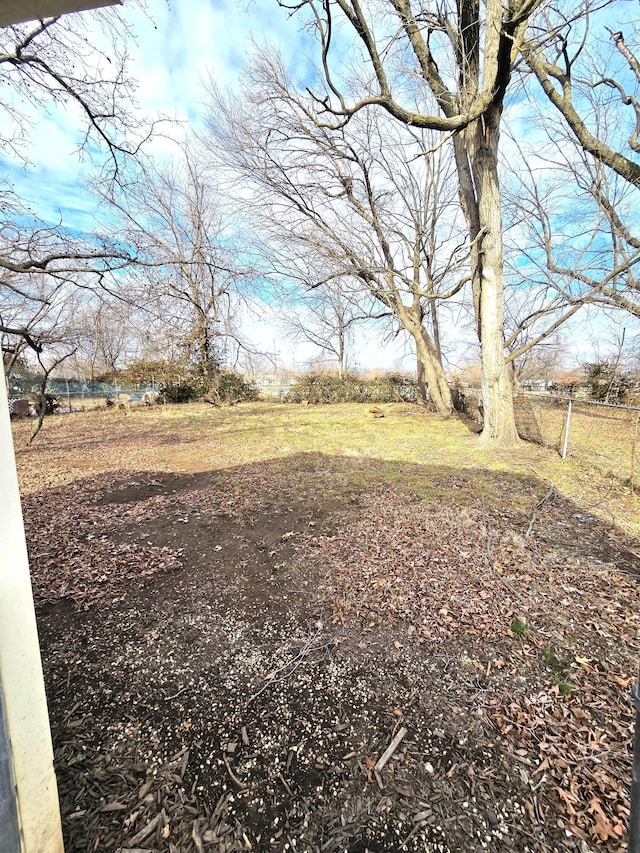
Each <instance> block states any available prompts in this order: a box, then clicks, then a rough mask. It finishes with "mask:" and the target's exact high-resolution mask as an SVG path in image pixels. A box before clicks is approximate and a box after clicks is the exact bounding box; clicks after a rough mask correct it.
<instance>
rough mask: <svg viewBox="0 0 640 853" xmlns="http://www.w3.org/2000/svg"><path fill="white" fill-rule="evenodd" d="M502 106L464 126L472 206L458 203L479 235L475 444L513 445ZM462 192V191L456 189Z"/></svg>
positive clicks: (515, 435) (516, 437) (515, 438)
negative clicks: (479, 418)
mask: <svg viewBox="0 0 640 853" xmlns="http://www.w3.org/2000/svg"><path fill="white" fill-rule="evenodd" d="M500 114H501V108H500V107H498V106H496V107H493V108H492V109H491V110H488V111H487V113H486V114H485V116H484V117H483V118H482V119H478V120H476V121H475V122H473V123H472V124H471V125H469V127H468V128H467V129H466V130H465V133H464V136H465V145H466V150H467V154H468V158H469V164H470V168H471V171H472V174H473V183H474V187H475V193H474V202H475V203H473V204H469V205H463V209H464V210H465V214H466V211H467V208H469V210H470V213H471V215H469V216H468V225H469V236H470V238H471V239H472V240H473V239H476V238H477V237H479V239H478V247H479V248H478V254H477V259H476V264H477V267H476V274H475V276H474V306H475V310H476V325H477V329H478V336H479V339H480V350H481V367H482V378H481V390H482V404H483V407H484V424H485V426H484V429H483V431H482V435H481V437H480V443H481V444H484V445H491V446H492V447H496V446H500V447H515V446H517V445H518V444H519V443H520V437H519V435H518V430H517V429H516V422H515V414H514V408H513V390H512V387H511V381H510V377H509V370H508V365H507V363H506V361H505V356H504V274H503V258H504V250H503V239H502V210H501V198H500V183H499V179H498V140H499V123H500ZM461 194H462V190H461Z"/></svg>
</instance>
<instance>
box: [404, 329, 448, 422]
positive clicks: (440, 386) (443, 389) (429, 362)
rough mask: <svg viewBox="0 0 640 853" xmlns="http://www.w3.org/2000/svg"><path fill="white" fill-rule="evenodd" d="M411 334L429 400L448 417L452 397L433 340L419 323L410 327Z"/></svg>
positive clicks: (440, 413) (439, 412)
mask: <svg viewBox="0 0 640 853" xmlns="http://www.w3.org/2000/svg"><path fill="white" fill-rule="evenodd" d="M411 334H412V335H413V339H414V340H415V342H416V354H417V358H418V365H419V368H418V375H420V368H422V372H423V376H424V380H426V384H427V387H428V389H429V396H430V398H431V402H432V403H433V405H434V406H435V407H436V411H437V412H438V414H439V415H442V416H443V417H449V416H450V415H451V414H452V412H453V399H452V397H451V389H450V388H449V384H448V382H447V377H446V374H445V372H444V368H443V366H442V362H441V361H440V359H439V358H438V355H437V353H436V350H435V347H434V345H433V341H431V339H430V338H429V336H428V334H427V332H426V330H425V329H424V327H423V326H421V325H416V326H415V327H412V328H411Z"/></svg>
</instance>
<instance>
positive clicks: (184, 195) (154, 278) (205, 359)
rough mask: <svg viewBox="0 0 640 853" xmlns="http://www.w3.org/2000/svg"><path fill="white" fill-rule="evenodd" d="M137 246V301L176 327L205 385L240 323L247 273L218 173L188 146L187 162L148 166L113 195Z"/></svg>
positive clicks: (176, 336) (130, 238)
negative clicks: (222, 202)
mask: <svg viewBox="0 0 640 853" xmlns="http://www.w3.org/2000/svg"><path fill="white" fill-rule="evenodd" d="M108 200H109V203H110V204H111V206H112V209H114V210H115V211H116V212H117V213H118V214H119V216H120V218H121V221H122V225H123V232H124V234H126V239H127V241H128V242H130V243H132V244H135V245H136V246H137V252H138V259H137V266H136V269H137V273H136V275H137V286H138V294H137V300H138V302H139V303H143V304H145V305H146V307H147V310H148V311H149V312H150V314H151V315H152V316H155V318H156V319H159V320H160V321H161V322H162V323H163V324H164V326H165V328H166V329H167V330H170V331H171V332H172V335H173V339H174V340H175V341H179V345H180V346H181V347H182V349H183V354H184V358H185V360H186V361H188V362H190V363H192V364H195V365H197V369H198V371H199V375H200V376H201V377H202V380H203V382H204V384H205V385H211V383H212V381H213V380H214V378H215V376H216V375H217V373H218V372H219V367H220V364H221V360H222V358H223V357H224V354H225V347H226V345H227V343H228V342H229V341H237V340H238V332H237V328H236V323H235V316H234V314H235V309H236V307H237V301H236V300H235V299H234V297H235V295H237V294H239V292H240V283H241V281H242V280H243V275H244V274H243V273H241V272H240V270H239V265H238V264H237V261H236V257H237V256H236V253H235V252H234V248H233V242H232V239H231V236H232V235H231V228H230V227H229V223H226V222H225V221H224V217H223V215H222V212H221V209H220V207H219V205H218V202H217V198H216V194H215V183H214V181H213V178H212V175H211V173H210V172H208V171H207V170H206V169H205V168H204V167H203V165H202V164H201V163H200V162H199V161H198V160H197V159H196V157H195V155H194V153H193V151H192V150H190V149H187V150H186V151H185V154H184V158H183V159H182V161H181V162H180V163H175V162H174V163H171V164H168V165H167V166H166V167H162V168H159V167H155V166H154V165H153V164H140V165H139V166H138V169H137V174H136V176H135V179H131V180H128V182H127V184H126V187H125V188H124V189H123V190H122V191H120V190H118V189H116V191H115V192H113V193H111V194H110V195H109V196H108Z"/></svg>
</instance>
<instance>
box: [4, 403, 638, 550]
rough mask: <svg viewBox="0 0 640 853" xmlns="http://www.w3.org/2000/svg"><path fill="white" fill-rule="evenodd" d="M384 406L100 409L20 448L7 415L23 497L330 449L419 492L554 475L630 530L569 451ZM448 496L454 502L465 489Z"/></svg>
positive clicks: (620, 490)
mask: <svg viewBox="0 0 640 853" xmlns="http://www.w3.org/2000/svg"><path fill="white" fill-rule="evenodd" d="M384 411H385V417H384V418H374V417H373V416H372V415H371V413H370V412H369V407H368V406H367V405H357V404H340V405H334V406H302V405H287V404H280V403H263V402H262V403H246V404H243V405H240V406H236V407H232V408H225V409H216V408H212V407H211V406H208V405H205V404H192V405H182V406H162V407H157V408H152V409H143V408H138V409H133V410H131V411H128V412H126V413H124V412H122V411H112V410H111V411H105V410H100V411H95V412H85V413H79V414H73V415H71V416H69V415H60V416H57V417H52V418H48V419H47V421H46V423H45V428H44V430H43V432H42V433H41V435H40V436H39V437H38V439H37V441H36V443H35V445H34V446H33V447H31V448H28V447H26V441H27V439H28V435H29V429H30V424H29V423H27V422H25V421H22V422H16V423H15V424H14V441H15V446H16V456H17V463H18V471H19V475H20V481H21V489H22V491H23V493H25V494H28V493H30V492H31V491H34V490H36V489H41V488H42V487H43V486H54V485H59V484H61V483H68V482H72V481H74V480H77V479H79V478H82V477H86V476H89V475H91V474H97V473H103V472H107V471H112V470H116V469H120V468H127V469H135V470H140V471H173V472H186V473H188V472H194V471H216V470H225V469H230V468H234V467H236V466H239V465H246V464H250V463H255V462H262V461H267V460H278V459H280V460H282V461H283V463H284V466H285V467H286V468H287V470H288V471H289V473H291V470H290V469H291V466H292V465H298V466H303V467H304V462H303V459H304V454H309V453H314V454H315V453H322V454H325V455H326V456H327V465H330V466H334V467H336V468H338V469H339V467H340V461H339V460H340V458H341V457H348V458H350V460H351V462H352V463H353V462H354V461H356V460H362V462H363V464H362V465H361V466H357V465H353V464H351V465H349V466H348V470H346V469H345V471H344V476H345V477H346V478H350V479H351V480H352V481H353V485H354V486H357V487H360V486H363V485H366V483H367V482H369V481H370V480H371V479H372V478H373V477H376V478H378V479H380V478H382V479H383V480H386V481H387V482H389V483H390V484H391V485H394V486H396V487H399V488H403V489H407V490H409V491H412V492H415V493H418V494H421V495H423V496H424V497H428V498H434V497H435V498H437V497H438V495H439V492H440V490H441V489H446V477H444V476H443V478H442V481H441V482H439V479H438V477H437V475H434V468H435V469H437V468H442V469H443V471H444V470H446V472H447V475H448V474H450V473H451V471H452V470H459V469H467V470H471V471H472V470H482V471H501V472H508V473H511V474H514V475H516V476H521V477H531V476H533V477H536V478H537V479H540V480H543V481H549V482H553V483H555V484H556V486H557V488H558V489H559V490H560V491H561V492H562V493H563V494H564V495H565V496H566V497H567V498H569V499H570V500H572V501H573V502H574V503H575V504H576V505H577V506H578V507H580V508H581V509H583V510H584V511H588V512H592V513H594V514H596V515H599V516H601V517H602V518H603V519H605V520H606V521H608V522H615V523H616V524H617V525H619V526H620V527H622V528H623V529H625V530H627V531H628V532H629V533H637V532H638V531H640V500H638V497H637V496H635V495H632V494H631V493H630V490H629V489H628V488H627V487H624V485H623V484H622V481H621V480H620V479H618V478H612V477H611V476H610V475H609V474H608V472H603V471H602V470H600V469H598V468H594V467H591V466H589V465H588V464H586V463H585V462H584V461H581V459H580V458H577V457H575V458H570V459H567V460H562V459H560V458H559V456H558V453H557V452H556V451H554V450H552V449H549V448H544V447H539V446H536V445H532V444H524V443H523V444H522V446H521V447H520V448H518V449H517V450H516V451H509V452H506V451H498V452H491V451H488V450H486V449H483V448H481V447H480V446H479V444H478V439H477V436H476V435H475V434H474V433H473V432H472V431H471V430H470V429H469V428H468V426H467V425H466V424H465V423H463V422H461V421H459V420H457V419H452V420H446V421H445V420H441V419H440V418H438V417H436V416H434V415H429V414H426V413H425V412H424V411H423V410H422V409H420V408H419V407H417V406H412V405H407V404H391V405H387V406H385V407H384ZM372 462H373V463H375V464H373V465H372V464H371V463H372ZM408 465H409V466H413V467H410V468H408V467H407V466H408ZM425 466H428V468H425ZM425 470H429V476H428V478H427V477H425ZM40 472H41V473H40ZM481 488H482V490H483V497H485V498H486V499H487V501H488V502H489V503H491V504H492V505H493V506H496V504H498V505H499V501H500V494H499V493H496V494H495V495H494V494H487V491H486V490H487V488H488V486H487V480H486V479H485V478H483V479H482V486H481ZM469 489H470V493H469V494H468V495H467V496H466V497H468V498H469V499H473V498H477V497H478V495H474V494H473V489H474V484H473V481H471V482H470V485H469ZM459 500H460V501H461V502H463V503H464V502H465V495H461V496H459Z"/></svg>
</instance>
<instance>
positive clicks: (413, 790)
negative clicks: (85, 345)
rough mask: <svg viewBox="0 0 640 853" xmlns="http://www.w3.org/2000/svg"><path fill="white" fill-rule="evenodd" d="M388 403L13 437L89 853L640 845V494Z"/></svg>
mask: <svg viewBox="0 0 640 853" xmlns="http://www.w3.org/2000/svg"><path fill="white" fill-rule="evenodd" d="M383 408H384V414H385V416H384V417H382V418H374V417H373V415H372V414H371V412H370V411H369V409H368V407H366V406H356V405H338V406H325V407H313V406H294V405H282V404H275V403H274V404H266V403H255V404H243V405H240V406H237V407H233V408H228V409H213V408H211V407H209V406H204V405H190V406H183V407H169V406H167V407H158V408H155V409H149V410H142V409H139V410H134V411H130V412H122V411H101V412H92V413H86V414H77V415H60V416H54V417H51V418H49V419H48V420H47V422H46V424H45V428H44V430H43V432H42V433H41V435H40V436H39V437H38V439H37V441H36V443H35V445H34V446H32V447H26V439H27V437H28V431H29V424H28V423H24V422H23V423H20V422H18V423H16V424H15V426H14V436H15V441H16V453H17V461H18V467H19V475H20V481H21V488H22V493H23V509H24V516H25V526H26V531H27V538H28V543H29V551H30V559H31V566H32V579H33V586H34V595H35V599H36V606H37V613H38V622H39V630H40V636H41V645H42V654H43V664H44V670H45V680H46V685H47V691H48V698H49V707H50V716H51V725H52V733H53V739H54V749H55V755H56V770H57V775H58V785H59V790H60V798H61V809H62V817H63V825H64V834H65V843H66V850H67V853H76V851H87V853H88V851H116V850H120V849H122V850H126V849H136V850H142V849H144V850H154V851H158V853H160V851H162V853H165V852H166V853H169V851H171V853H177V851H180V853H230V851H240V850H254V851H274V853H275V851H295V850H297V851H309V853H311V851H322V853H334V852H337V851H349V853H364V852H365V851H370V853H374V851H400V850H408V851H456V853H457V851H476V850H478V851H479V850H490V851H511V850H512V851H532V853H534V851H535V853H538V851H566V850H576V851H580V853H588V851H595V850H605V851H614V850H620V849H624V848H625V843H624V838H625V833H626V824H627V820H628V809H629V800H628V787H629V782H630V750H631V736H632V727H633V719H634V715H633V708H632V704H631V701H630V686H631V684H632V680H633V678H634V677H635V673H636V671H637V665H638V659H639V658H640V654H639V645H640V644H639V640H638V623H639V613H638V596H637V585H638V576H639V572H640V543H638V541H637V539H636V537H637V535H638V533H639V532H640V526H639V522H640V516H638V511H639V510H640V502H639V501H638V499H637V498H636V497H635V496H633V495H631V494H630V493H629V489H628V488H626V487H624V485H623V484H622V483H621V482H620V481H618V480H616V479H615V478H613V479H605V478H602V477H601V475H599V474H597V473H595V472H594V471H593V470H590V469H581V468H580V467H579V466H578V464H577V462H576V461H575V460H566V461H565V462H562V461H561V460H560V459H559V458H558V456H557V454H555V453H554V452H553V451H551V450H547V449H545V448H541V447H538V446H535V445H524V446H523V448H522V449H521V450H519V451H518V452H517V453H514V454H503V455H501V456H499V457H498V458H495V457H494V458H490V457H489V456H488V455H487V454H485V453H484V452H483V451H481V450H480V449H479V448H478V447H477V439H476V436H475V435H474V433H473V431H472V429H471V428H470V427H469V426H467V425H465V424H464V423H462V422H460V421H458V420H452V421H446V422H445V421H441V420H439V419H437V418H436V417H434V416H432V415H428V414H426V413H425V412H424V411H422V410H421V409H419V408H418V407H415V406H409V405H389V406H385V407H383ZM551 484H554V488H552V485H551Z"/></svg>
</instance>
